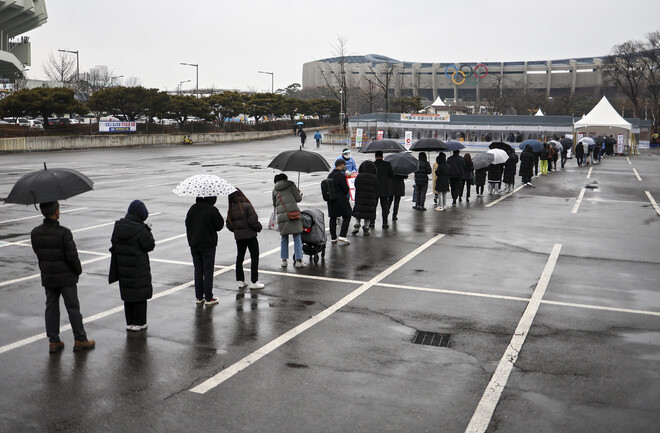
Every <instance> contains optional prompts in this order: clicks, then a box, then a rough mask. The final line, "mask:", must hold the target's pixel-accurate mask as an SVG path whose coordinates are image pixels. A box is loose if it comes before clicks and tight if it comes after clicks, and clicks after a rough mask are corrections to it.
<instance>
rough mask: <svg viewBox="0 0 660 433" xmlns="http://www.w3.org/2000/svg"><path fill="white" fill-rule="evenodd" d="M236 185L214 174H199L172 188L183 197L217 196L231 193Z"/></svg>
mask: <svg viewBox="0 0 660 433" xmlns="http://www.w3.org/2000/svg"><path fill="white" fill-rule="evenodd" d="M234 191H236V187H235V186H233V185H232V184H231V183H229V182H227V181H226V180H225V179H223V178H221V177H218V176H216V175H214V174H198V175H196V176H191V177H189V178H188V179H186V180H184V181H183V182H181V183H180V184H178V185H177V186H176V188H174V189H173V190H172V192H173V193H174V194H176V195H178V196H181V197H217V196H219V195H229V194H231V193H232V192H234Z"/></svg>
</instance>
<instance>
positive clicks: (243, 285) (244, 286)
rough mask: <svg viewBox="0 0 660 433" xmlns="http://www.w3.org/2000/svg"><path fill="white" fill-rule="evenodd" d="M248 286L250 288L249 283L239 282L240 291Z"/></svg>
mask: <svg viewBox="0 0 660 433" xmlns="http://www.w3.org/2000/svg"><path fill="white" fill-rule="evenodd" d="M247 286H248V283H246V282H245V281H239V282H238V288H239V289H244V288H246V287H247Z"/></svg>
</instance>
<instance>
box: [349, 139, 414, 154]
mask: <svg viewBox="0 0 660 433" xmlns="http://www.w3.org/2000/svg"><path fill="white" fill-rule="evenodd" d="M379 150H380V151H381V152H383V153H396V152H405V151H406V148H405V147H403V146H402V145H400V144H399V143H397V142H396V141H394V140H374V141H372V142H370V143H367V144H366V145H364V146H362V147H361V148H360V150H358V152H359V153H376V152H378V151H379Z"/></svg>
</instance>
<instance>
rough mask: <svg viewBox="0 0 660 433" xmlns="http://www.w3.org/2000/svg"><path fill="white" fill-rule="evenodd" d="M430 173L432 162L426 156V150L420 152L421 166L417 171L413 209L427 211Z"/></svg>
mask: <svg viewBox="0 0 660 433" xmlns="http://www.w3.org/2000/svg"><path fill="white" fill-rule="evenodd" d="M429 174H431V164H429V161H428V159H427V157H426V153H425V152H421V153H420V154H419V166H418V168H417V171H415V193H416V194H417V197H416V201H415V206H413V209H417V210H422V211H425V210H426V208H425V207H424V203H425V202H426V191H428V189H429Z"/></svg>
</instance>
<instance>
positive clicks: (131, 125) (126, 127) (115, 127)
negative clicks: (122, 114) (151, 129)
mask: <svg viewBox="0 0 660 433" xmlns="http://www.w3.org/2000/svg"><path fill="white" fill-rule="evenodd" d="M135 131H137V123H136V122H99V132H135Z"/></svg>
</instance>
